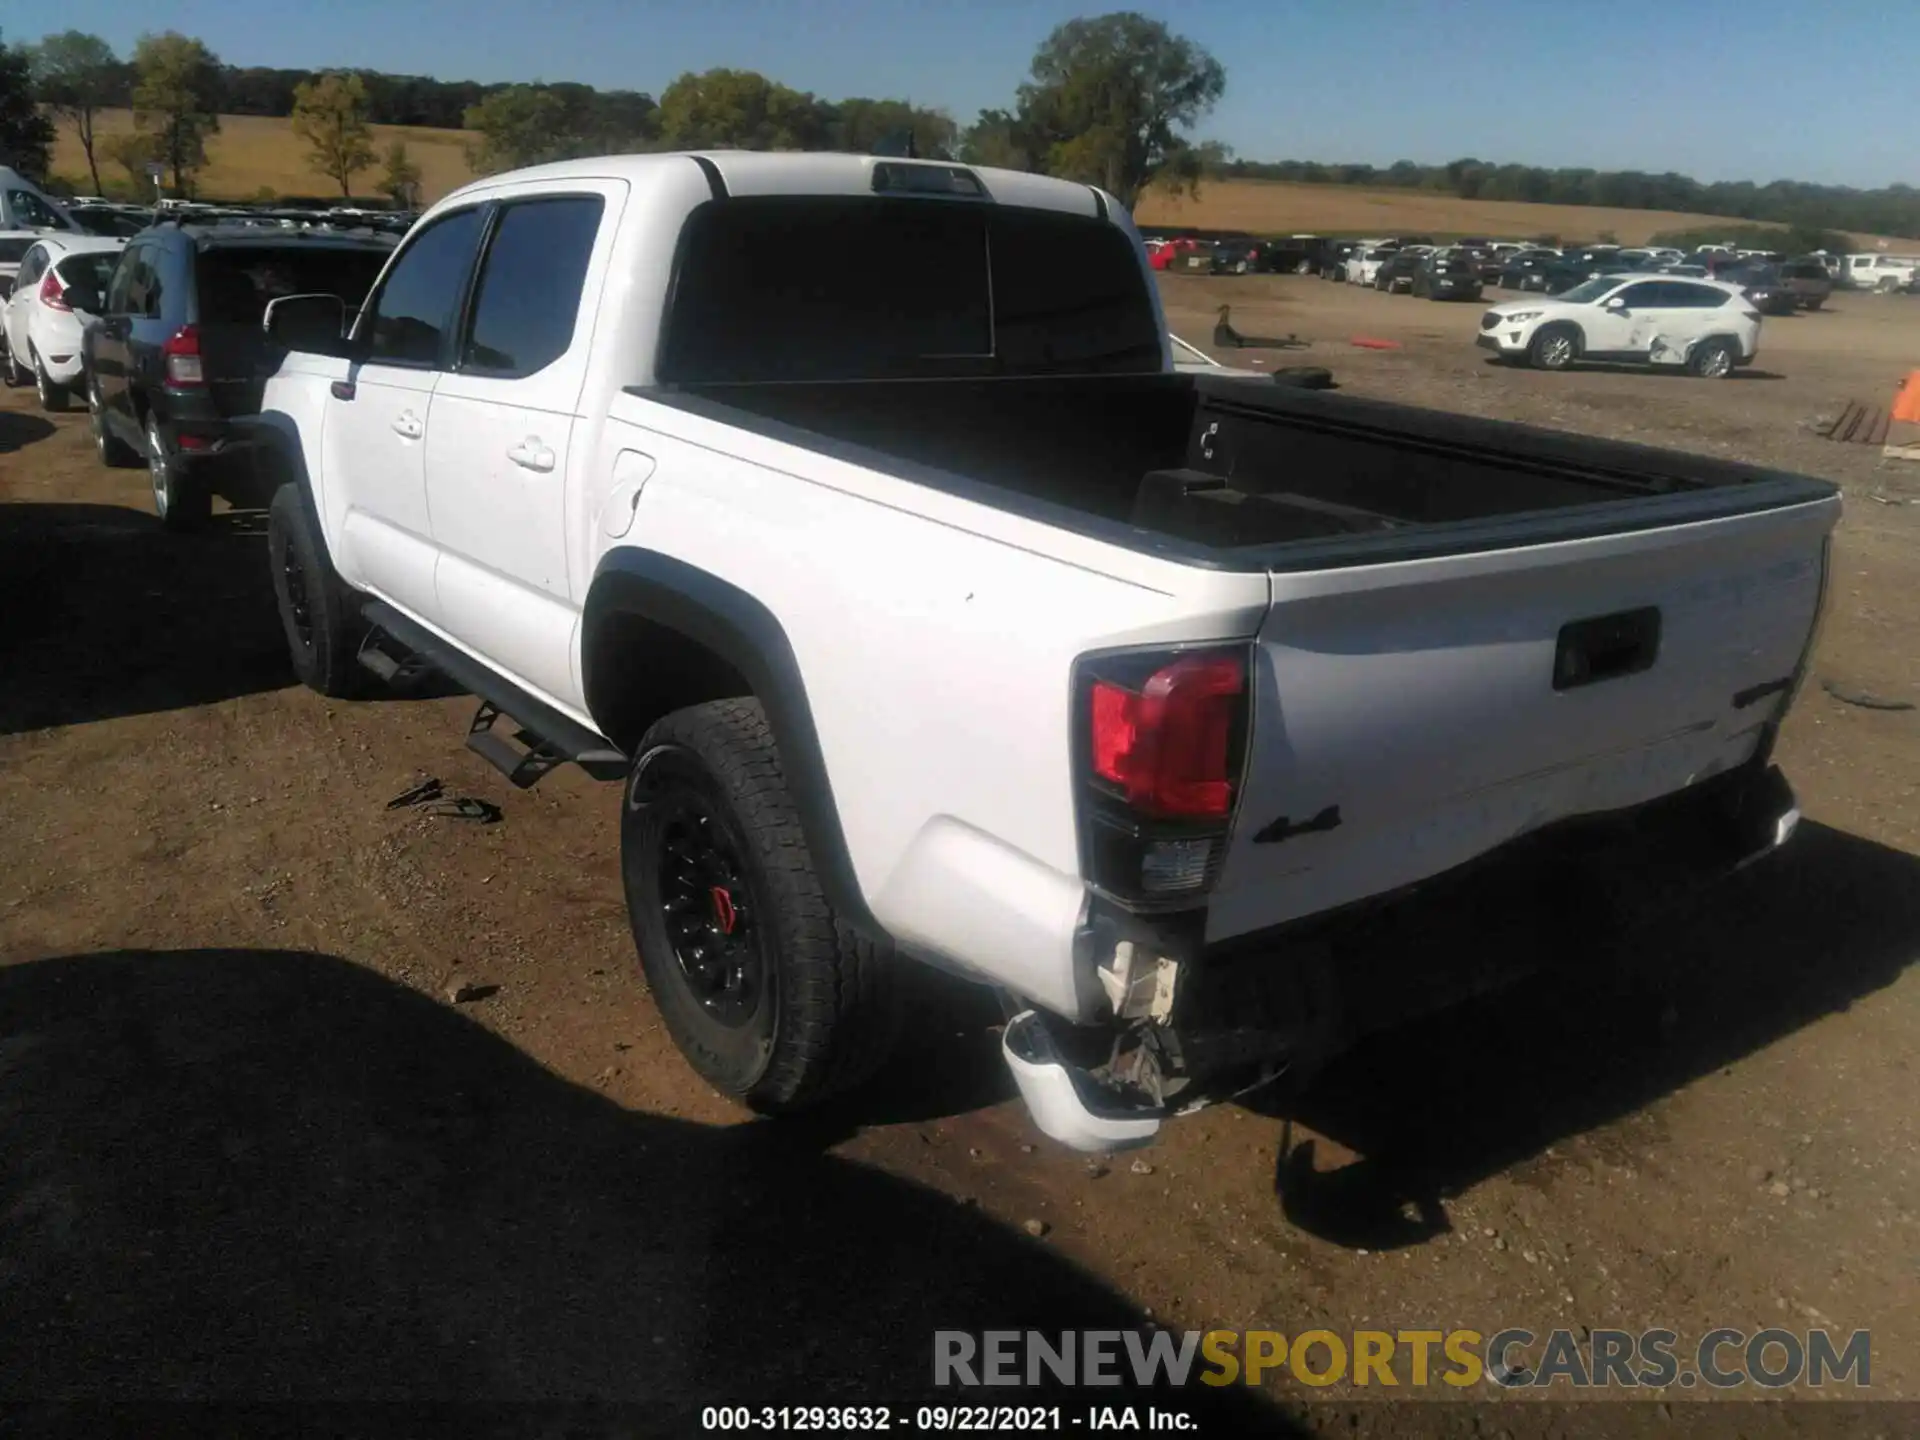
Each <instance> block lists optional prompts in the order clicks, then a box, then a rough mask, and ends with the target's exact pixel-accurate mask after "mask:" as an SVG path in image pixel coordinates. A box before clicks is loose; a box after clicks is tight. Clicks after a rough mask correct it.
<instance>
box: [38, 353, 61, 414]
mask: <svg viewBox="0 0 1920 1440" xmlns="http://www.w3.org/2000/svg"><path fill="white" fill-rule="evenodd" d="M33 388H34V392H35V395H36V397H37V398H38V399H39V401H40V408H41V409H42V410H45V411H48V412H49V413H51V414H55V415H58V414H60V413H62V412H63V411H64V410H65V409H66V408H67V393H68V392H67V387H66V386H64V385H60V384H56V383H55V382H54V380H53V378H52V377H51V376H49V375H48V374H47V362H46V361H44V360H42V359H41V358H40V357H39V356H38V355H35V356H34V357H33Z"/></svg>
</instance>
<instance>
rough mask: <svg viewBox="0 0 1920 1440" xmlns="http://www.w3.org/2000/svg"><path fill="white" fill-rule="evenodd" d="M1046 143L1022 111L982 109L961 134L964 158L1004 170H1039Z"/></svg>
mask: <svg viewBox="0 0 1920 1440" xmlns="http://www.w3.org/2000/svg"><path fill="white" fill-rule="evenodd" d="M1045 148H1046V147H1045V144H1044V142H1043V141H1042V140H1041V138H1040V137H1039V136H1038V135H1035V134H1034V133H1033V132H1032V131H1031V130H1029V129H1028V128H1027V125H1026V122H1025V121H1023V120H1022V119H1021V118H1020V116H1019V115H1017V114H1014V113H1012V112H1010V111H1006V110H982V111H981V112H980V115H979V117H978V118H977V119H976V120H975V121H974V122H973V124H971V125H969V126H968V127H967V131H966V133H965V134H964V135H962V136H961V137H960V158H961V159H962V160H964V161H966V162H967V163H968V164H969V165H990V166H994V167H997V168H999V169H1001V170H1038V169H1039V168H1040V161H1041V154H1042V151H1043V150H1044V149H1045Z"/></svg>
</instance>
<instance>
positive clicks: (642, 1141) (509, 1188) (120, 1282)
mask: <svg viewBox="0 0 1920 1440" xmlns="http://www.w3.org/2000/svg"><path fill="white" fill-rule="evenodd" d="M0 1073H3V1074H4V1077H5V1079H4V1084H0V1313H4V1314H5V1315H6V1316H7V1323H6V1325H5V1326H3V1327H0V1395H4V1396H6V1397H10V1399H11V1400H12V1401H15V1402H17V1401H21V1400H27V1399H37V1400H53V1401H101V1400H106V1401H112V1400H125V1399H130V1398H141V1397H156V1398H157V1397H168V1398H196V1399H235V1400H289V1399H292V1400H302V1399H305V1400H404V1401H428V1400H460V1401H469V1402H471V1401H500V1400H509V1399H519V1400H535V1399H553V1400H572V1401H602V1400H604V1401H645V1402H647V1404H648V1406H649V1411H648V1413H649V1414H650V1415H653V1416H655V1417H656V1418H658V1419H660V1420H661V1421H663V1422H664V1423H662V1424H660V1425H658V1426H657V1427H655V1428H653V1429H651V1430H649V1431H648V1433H691V1432H692V1431H693V1430H694V1429H696V1428H697V1425H698V1413H697V1412H698V1409H699V1407H700V1406H702V1405H709V1404H717V1403H738V1404H760V1403H763V1402H764V1403H774V1404H778V1403H783V1402H784V1403H795V1404H825V1403H832V1402H836V1401H838V1402H841V1403H857V1404H869V1405H871V1404H890V1405H893V1406H895V1407H896V1415H898V1409H897V1407H900V1406H902V1405H911V1404H912V1403H914V1402H917V1401H923V1400H934V1401H942V1402H945V1403H948V1404H953V1403H955V1402H956V1400H960V1399H971V1400H973V1401H975V1402H978V1401H980V1400H983V1399H990V1400H993V1401H995V1402H1007V1401H1010V1400H1017V1399H1022V1398H1026V1399H1033V1398H1036V1396H1035V1394H1034V1393H1032V1392H1029V1393H1027V1394H1026V1395H1024V1396H1023V1395H1022V1393H1021V1392H1019V1391H1012V1392H1009V1391H1007V1390H1001V1389H996V1390H993V1391H984V1392H980V1391H976V1392H972V1393H971V1394H970V1395H967V1396H957V1395H956V1394H955V1392H953V1391H951V1390H947V1391H941V1392H932V1390H931V1369H932V1353H933V1347H932V1337H933V1333H934V1331H935V1330H938V1329H959V1330H974V1331H978V1330H983V1329H987V1328H1008V1329H1025V1328H1035V1329H1040V1330H1044V1331H1058V1330H1060V1329H1063V1328H1080V1327H1107V1328H1131V1327H1132V1326H1134V1325H1136V1324H1139V1323H1142V1322H1141V1321H1140V1320H1139V1317H1138V1315H1137V1312H1135V1311H1134V1310H1133V1309H1132V1308H1131V1306H1129V1305H1128V1304H1127V1303H1126V1302H1125V1301H1123V1300H1122V1299H1121V1298H1120V1297H1119V1296H1117V1295H1115V1294H1113V1293H1112V1292H1110V1291H1107V1290H1105V1289H1104V1288H1102V1287H1101V1286H1100V1285H1099V1284H1098V1283H1097V1282H1095V1281H1093V1280H1091V1279H1090V1278H1088V1277H1087V1276H1086V1275H1084V1274H1083V1273H1081V1272H1080V1271H1078V1270H1076V1269H1075V1268H1073V1267H1072V1266H1071V1265H1070V1264H1068V1263H1066V1262H1065V1261H1063V1260H1062V1259H1061V1258H1060V1257H1059V1256H1058V1255H1057V1254H1056V1253H1055V1252H1054V1251H1052V1250H1051V1249H1050V1248H1049V1247H1048V1246H1047V1245H1046V1244H1044V1243H1039V1242H1034V1241H1031V1240H1029V1239H1028V1238H1027V1237H1026V1236H1024V1235H1020V1234H1014V1233H1009V1232H1007V1231H1006V1230H1004V1229H1002V1228H1001V1227H1000V1226H999V1225H997V1224H996V1223H994V1222H992V1221H990V1220H987V1219H985V1218H983V1217H982V1216H981V1215H980V1213H979V1212H978V1211H977V1210H973V1209H970V1208H967V1207H964V1206H961V1205H959V1204H956V1203H954V1202H952V1201H949V1200H948V1199H946V1198H944V1197H942V1196H940V1195H937V1194H935V1193H932V1192H930V1191H926V1190H923V1189H921V1188H918V1187H916V1186H913V1185H910V1184H907V1183H904V1182H902V1181H898V1180H895V1179H892V1178H890V1177H888V1176H886V1175H883V1174H881V1173H879V1172H876V1171H873V1170H870V1169H867V1168H865V1167H862V1166H859V1165H856V1164H852V1163H849V1162H846V1161H842V1160H839V1159H836V1158H833V1157H830V1156H823V1155H821V1154H820V1153H819V1152H818V1151H817V1150H816V1149H813V1148H811V1145H810V1143H809V1142H808V1141H807V1140H805V1139H804V1138H799V1139H796V1138H795V1137H791V1136H789V1135H788V1134H787V1133H786V1132H785V1131H784V1130H783V1128H782V1127H781V1126H778V1125H775V1124H771V1123H758V1124H753V1123H750V1124H743V1125H740V1126H736V1127H731V1128H706V1127H701V1126H695V1125H690V1124H683V1123H680V1122H676V1121H670V1120H665V1119H659V1118H654V1117H648V1116H644V1115H637V1114H633V1113H629V1112H627V1111H624V1110H622V1109H620V1108H619V1107H617V1106H615V1105H614V1104H612V1103H610V1102H608V1101H606V1100H604V1099H603V1098H601V1097H599V1096H598V1095H596V1094H594V1093H592V1092H590V1091H588V1090H584V1089H581V1088H579V1087H576V1086H574V1085H572V1084H570V1083H568V1082H566V1081H563V1080H561V1079H558V1078H556V1077H555V1076H554V1075H553V1074H551V1073H550V1072H548V1071H547V1070H545V1069H544V1068H542V1067H541V1066H539V1065H537V1064H535V1063H534V1062H533V1061H531V1060H530V1059H528V1058H527V1057H526V1056H524V1055H522V1054H521V1053H520V1052H519V1051H518V1050H516V1049H514V1048H513V1047H512V1046H511V1045H509V1044H508V1043H506V1042H505V1041H503V1040H501V1039H500V1038H498V1037H497V1036H495V1035H494V1034H493V1033H491V1032H490V1031H488V1030H486V1029H484V1028H482V1027H481V1026H480V1025H478V1024H476V1023H473V1022H471V1021H469V1020H468V1019H467V1018H466V1017H465V1016H464V1015H462V1014H460V1013H458V1012H455V1011H453V1010H451V1009H449V1008H447V1007H445V1006H442V1005H440V1004H437V1003H435V1002H434V1001H432V1000H429V999H427V998H425V997H423V996H421V995H419V994H416V993H415V992H413V991H411V990H408V989H405V988H402V987H399V986H396V985H394V984H392V983H391V982H389V981H386V980H384V979H382V978H381V977H379V976H378V975H376V974H374V973H372V972H371V971H368V970H364V969H362V968H359V967H357V966H354V965H351V964H348V963H346V962H344V961H342V960H338V959H334V958H330V957H328V956H324V955H313V954H294V953H277V952H266V951H244V950H237V951H218V950H201V951H182V952H172V953H151V952H125V953H116V954H103V955H91V956H76V957H70V958H65V959H57V960H47V961H40V962H34V963H28V964H20V965H15V966H12V967H9V968H0ZM1202 1391H1205V1392H1206V1393H1200V1392H1202ZM1079 1394H1080V1397H1081V1399H1082V1401H1085V1400H1087V1399H1088V1398H1089V1397H1088V1396H1087V1394H1086V1392H1079ZM1054 1398H1055V1399H1060V1398H1063V1397H1061V1396H1060V1395H1058V1394H1057V1393H1056V1395H1055V1396H1054ZM1092 1398H1097V1399H1099V1400H1100V1401H1102V1402H1105V1403H1123V1402H1125V1401H1128V1400H1136V1399H1139V1398H1142V1397H1141V1396H1140V1395H1138V1394H1134V1393H1131V1392H1127V1391H1115V1390H1106V1391H1104V1392H1102V1393H1101V1394H1100V1395H1099V1396H1098V1397H1092ZM1178 1403H1179V1404H1180V1406H1181V1407H1182V1408H1184V1409H1188V1410H1190V1411H1193V1412H1194V1413H1196V1414H1197V1415H1201V1416H1203V1417H1206V1419H1207V1422H1208V1424H1207V1428H1208V1430H1209V1432H1210V1433H1222V1434H1226V1433H1267V1434H1272V1433H1285V1431H1284V1422H1283V1419H1282V1417H1281V1416H1280V1414H1279V1412H1278V1411H1276V1410H1273V1409H1272V1408H1270V1407H1269V1406H1268V1405H1267V1403H1266V1402H1265V1401H1264V1400H1263V1399H1262V1398H1261V1397H1260V1396H1258V1395H1257V1394H1249V1393H1246V1392H1245V1391H1243V1390H1241V1389H1238V1388H1233V1389H1230V1390H1229V1391H1227V1392H1224V1393H1223V1392H1220V1391H1216V1390H1212V1389H1211V1388H1210V1387H1203V1386H1193V1387H1190V1388H1189V1390H1188V1391H1185V1392H1182V1394H1181V1395H1180V1397H1179V1402H1178ZM671 1417H681V1418H680V1419H679V1420H677V1421H676V1420H675V1419H673V1418H671ZM900 1424H901V1422H900V1420H899V1419H897V1418H896V1420H895V1428H899V1426H900ZM1247 1427H1257V1428H1256V1429H1248V1428H1247Z"/></svg>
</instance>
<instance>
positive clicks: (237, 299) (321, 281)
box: [198, 245, 390, 325]
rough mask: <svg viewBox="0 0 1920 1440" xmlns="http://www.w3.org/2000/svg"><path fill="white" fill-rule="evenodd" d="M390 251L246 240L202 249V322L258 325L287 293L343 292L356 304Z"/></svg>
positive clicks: (341, 294) (351, 307)
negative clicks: (226, 246)
mask: <svg viewBox="0 0 1920 1440" xmlns="http://www.w3.org/2000/svg"><path fill="white" fill-rule="evenodd" d="M389 253H390V252H388V251H386V250H335V249H322V248H320V247H317V246H315V247H312V248H306V247H300V246H292V245H289V246H284V247H283V246H269V245H244V246H234V247H232V248H231V249H218V250H205V251H202V252H201V254H200V261H199V268H198V279H199V284H200V320H201V322H202V323H203V324H226V325H257V324H259V323H260V320H261V317H262V316H264V315H265V314H266V312H267V302H268V301H270V300H278V299H280V298H281V297H282V296H283V295H338V296H339V297H340V298H341V299H342V300H343V301H345V302H346V307H347V309H348V311H349V312H351V311H353V310H355V309H357V308H358V307H359V305H360V302H361V301H362V300H364V299H365V298H366V295H367V291H369V290H371V289H372V288H373V282H374V281H375V280H376V279H377V278H379V275H380V267H381V266H382V265H383V264H385V263H386V259H387V256H388V254H389Z"/></svg>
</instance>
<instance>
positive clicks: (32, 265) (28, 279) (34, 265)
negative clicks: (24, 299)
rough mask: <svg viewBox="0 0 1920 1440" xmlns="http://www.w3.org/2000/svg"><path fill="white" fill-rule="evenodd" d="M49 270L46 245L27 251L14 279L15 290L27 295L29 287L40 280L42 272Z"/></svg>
mask: <svg viewBox="0 0 1920 1440" xmlns="http://www.w3.org/2000/svg"><path fill="white" fill-rule="evenodd" d="M46 268H47V250H46V247H45V246H44V245H36V246H34V247H33V248H32V249H31V250H29V251H27V254H26V258H25V259H24V260H22V261H21V262H20V269H19V271H18V272H17V273H16V274H15V275H14V277H13V288H14V289H15V290H18V291H21V292H22V293H25V291H26V289H27V287H28V286H30V285H33V284H35V283H36V282H38V280H39V279H40V272H41V271H43V270H45V269H46Z"/></svg>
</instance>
